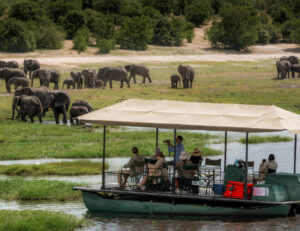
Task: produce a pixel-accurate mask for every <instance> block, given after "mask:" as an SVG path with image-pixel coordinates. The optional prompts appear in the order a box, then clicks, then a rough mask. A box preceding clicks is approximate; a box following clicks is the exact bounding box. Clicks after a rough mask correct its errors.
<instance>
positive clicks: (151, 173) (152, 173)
mask: <svg viewBox="0 0 300 231" xmlns="http://www.w3.org/2000/svg"><path fill="white" fill-rule="evenodd" d="M156 158H157V160H156V162H155V164H151V163H148V174H147V176H144V178H143V180H142V181H141V183H140V184H139V188H140V189H141V190H144V185H145V184H146V182H147V180H150V178H151V177H153V179H154V178H156V177H161V178H163V179H164V180H165V181H167V180H168V169H167V168H164V165H165V164H166V159H165V156H164V154H163V153H162V152H161V151H158V152H157V154H156ZM154 180H155V179H154ZM152 183H153V182H152ZM154 183H155V182H154Z"/></svg>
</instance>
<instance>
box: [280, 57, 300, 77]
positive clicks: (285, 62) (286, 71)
mask: <svg viewBox="0 0 300 231" xmlns="http://www.w3.org/2000/svg"><path fill="white" fill-rule="evenodd" d="M276 68H277V78H278V79H285V78H286V77H287V78H290V72H292V77H293V78H295V72H298V78H300V64H299V59H298V57H296V56H288V57H287V56H283V57H281V58H280V60H279V61H277V62H276Z"/></svg>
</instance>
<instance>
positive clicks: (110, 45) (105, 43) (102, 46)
mask: <svg viewBox="0 0 300 231" xmlns="http://www.w3.org/2000/svg"><path fill="white" fill-rule="evenodd" d="M98 47H99V53H100V54H108V53H109V52H110V50H113V49H114V47H115V41H114V40H112V39H99V40H98Z"/></svg>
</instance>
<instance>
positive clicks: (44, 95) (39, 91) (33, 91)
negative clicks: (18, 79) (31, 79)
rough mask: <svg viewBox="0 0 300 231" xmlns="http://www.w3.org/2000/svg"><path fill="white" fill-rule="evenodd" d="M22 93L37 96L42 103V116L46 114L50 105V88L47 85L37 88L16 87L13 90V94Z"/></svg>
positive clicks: (20, 94)
mask: <svg viewBox="0 0 300 231" xmlns="http://www.w3.org/2000/svg"><path fill="white" fill-rule="evenodd" d="M22 95H27V96H32V95H35V96H37V97H38V98H39V100H40V101H41V103H42V108H43V116H45V115H46V112H47V111H48V109H49V107H50V100H51V99H50V90H49V89H48V88H47V87H38V88H32V87H18V88H17V90H16V91H15V94H14V96H22Z"/></svg>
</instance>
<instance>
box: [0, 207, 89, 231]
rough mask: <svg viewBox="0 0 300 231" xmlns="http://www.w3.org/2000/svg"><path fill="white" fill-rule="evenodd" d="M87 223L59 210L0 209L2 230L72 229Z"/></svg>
mask: <svg viewBox="0 0 300 231" xmlns="http://www.w3.org/2000/svg"><path fill="white" fill-rule="evenodd" d="M87 224H88V222H87V220H86V219H84V218H81V219H79V218H76V217H75V216H73V215H69V214H64V213H61V212H50V211H39V210H36V211H30V210H22V211H15V210H0V230H3V231H4V230H5V231H20V230H24V231H27V230H28V231H29V230H30V231H41V230H43V231H66V230H68V231H72V230H75V229H76V228H82V227H84V226H87Z"/></svg>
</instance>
